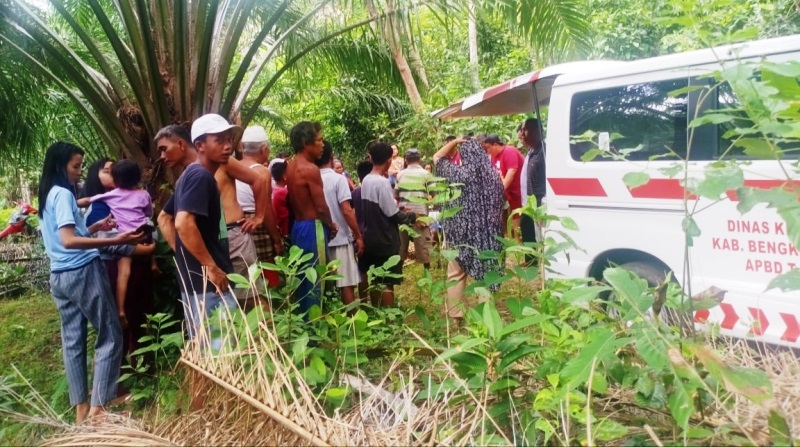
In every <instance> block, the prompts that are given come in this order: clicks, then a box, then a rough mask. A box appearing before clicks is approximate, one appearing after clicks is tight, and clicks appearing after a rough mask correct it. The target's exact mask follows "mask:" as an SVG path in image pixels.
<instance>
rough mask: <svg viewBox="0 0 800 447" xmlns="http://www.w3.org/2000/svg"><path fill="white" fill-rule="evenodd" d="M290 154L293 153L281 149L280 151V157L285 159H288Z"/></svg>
mask: <svg viewBox="0 0 800 447" xmlns="http://www.w3.org/2000/svg"><path fill="white" fill-rule="evenodd" d="M289 155H291V154H289V153H288V152H286V151H280V152H278V158H282V159H284V160H286V159H287V158H289Z"/></svg>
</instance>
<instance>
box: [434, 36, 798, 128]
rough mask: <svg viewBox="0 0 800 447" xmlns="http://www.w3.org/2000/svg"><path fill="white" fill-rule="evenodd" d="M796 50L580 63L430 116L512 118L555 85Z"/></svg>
mask: <svg viewBox="0 0 800 447" xmlns="http://www.w3.org/2000/svg"><path fill="white" fill-rule="evenodd" d="M793 51H800V35H793V36H786V37H777V38H773V39H764V40H758V41H752V42H744V43H738V44H732V45H725V46H719V47H715V48H707V49H703V50H696V51H688V52H684V53H676V54H670V55H666V56H658V57H652V58H648V59H639V60H635V61H630V62H620V61H602V60H601V61H580V62H568V63H564V64H557V65H551V66H549V67H545V68H543V69H540V70H536V71H532V72H530V73H526V74H524V75H521V76H517V77H516V78H513V79H510V80H508V81H505V82H502V83H500V84H497V85H495V86H492V87H489V88H487V89H484V90H481V91H479V92H477V93H475V94H472V95H470V96H468V97H466V98H463V99H461V100H459V101H456V102H454V103H452V104H450V105H449V106H447V107H444V108H442V109H439V110H437V111H435V112H433V113H431V115H432V116H434V117H437V118H440V119H451V118H468V117H478V116H495V115H514V114H519V113H530V112H532V111H533V110H534V89H532V88H530V85H531V84H534V83H535V85H536V88H535V93H536V99H538V102H539V104H540V105H545V104H548V103H549V100H550V92H551V90H552V86H553V84H554V83H555V82H556V78H557V79H558V85H566V84H572V83H577V82H585V81H591V80H598V79H606V78H613V77H617V76H624V75H629V74H637V73H647V72H651V71H656V70H664V69H670V68H680V67H691V66H697V65H703V64H709V63H713V62H716V61H718V60H721V59H723V60H724V59H735V58H737V57H738V58H750V57H757V56H761V55H767V54H780V53H788V52H793Z"/></svg>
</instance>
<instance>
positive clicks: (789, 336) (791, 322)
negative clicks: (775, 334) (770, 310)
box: [780, 312, 800, 343]
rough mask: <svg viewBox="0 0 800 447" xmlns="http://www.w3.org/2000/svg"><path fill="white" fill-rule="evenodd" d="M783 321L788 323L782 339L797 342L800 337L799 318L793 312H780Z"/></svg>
mask: <svg viewBox="0 0 800 447" xmlns="http://www.w3.org/2000/svg"><path fill="white" fill-rule="evenodd" d="M780 314H781V318H782V319H783V322H784V323H785V324H786V330H785V331H783V335H782V336H781V340H784V341H790V342H792V343H795V342H796V341H797V339H798V338H800V325H798V324H797V318H795V316H794V315H792V314H785V313H783V312H781V313H780Z"/></svg>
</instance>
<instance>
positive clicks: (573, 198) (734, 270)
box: [435, 36, 800, 347]
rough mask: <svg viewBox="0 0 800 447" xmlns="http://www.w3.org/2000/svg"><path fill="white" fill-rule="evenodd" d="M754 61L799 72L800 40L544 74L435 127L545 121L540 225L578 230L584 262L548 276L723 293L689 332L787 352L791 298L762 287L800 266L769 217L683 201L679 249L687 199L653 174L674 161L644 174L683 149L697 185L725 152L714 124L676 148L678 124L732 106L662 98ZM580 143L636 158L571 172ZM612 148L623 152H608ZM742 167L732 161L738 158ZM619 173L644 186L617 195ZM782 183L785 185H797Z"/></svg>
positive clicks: (719, 91)
mask: <svg viewBox="0 0 800 447" xmlns="http://www.w3.org/2000/svg"><path fill="white" fill-rule="evenodd" d="M763 59H767V60H771V61H775V62H782V61H792V60H800V36H790V37H784V38H777V39H769V40H762V41H757V42H749V43H744V44H737V45H732V46H725V47H719V48H715V49H707V50H700V51H692V52H687V53H682V54H675V55H670V56H663V57H657V58H651V59H645V60H639V61H633V62H610V61H593V62H576V63H569V64H562V65H557V66H553V67H548V68H545V69H543V70H539V71H536V72H533V73H529V74H526V75H523V76H520V77H517V78H515V79H512V80H510V81H507V82H504V83H502V84H499V85H497V86H494V87H491V88H489V89H486V90H484V91H482V92H479V93H476V94H475V95H472V96H470V97H468V98H465V99H464V100H462V101H459V102H457V103H454V104H453V105H451V106H449V107H447V108H445V109H442V110H440V111H438V112H435V115H436V116H438V117H440V118H444V119H446V118H460V117H470V116H487V115H508V114H516V113H529V112H534V111H535V112H540V111H541V109H543V108H544V107H549V109H548V111H547V115H546V116H547V126H546V133H545V147H546V163H547V197H546V203H547V208H548V212H549V213H550V214H554V215H558V216H568V217H570V218H572V219H573V220H574V221H575V222H576V223H577V224H578V227H579V228H580V231H579V232H574V233H573V236H574V239H575V242H576V243H577V245H578V246H579V247H581V248H582V249H584V250H585V252H583V251H572V252H571V253H569V259H568V258H567V257H566V256H565V255H564V256H560V257H559V258H558V259H557V262H556V263H555V264H554V265H553V268H554V270H555V271H557V272H558V273H559V274H560V275H563V276H565V277H594V278H598V279H599V278H601V277H602V271H603V270H604V269H605V268H606V267H607V266H608V265H609V264H617V265H622V266H626V267H627V268H629V269H631V270H633V271H636V272H637V273H639V274H640V275H642V276H644V277H646V278H648V279H649V280H651V282H654V281H658V280H659V278H663V277H664V272H667V271H671V272H672V273H673V276H674V278H675V279H677V280H678V281H679V282H680V283H681V284H682V285H683V286H684V288H685V289H688V290H690V293H691V294H692V295H697V294H698V293H700V292H702V291H706V290H712V287H713V288H716V289H721V291H724V293H719V296H720V297H721V302H720V304H719V305H718V306H717V307H714V308H712V309H709V310H701V311H698V312H696V313H695V321H696V322H697V323H699V324H702V323H706V322H709V323H716V324H718V325H719V326H720V328H721V333H722V334H726V335H733V336H737V337H752V338H755V339H757V340H762V341H767V342H770V343H776V344H782V345H788V346H794V347H800V324H799V323H798V321H799V320H800V292H797V291H795V292H791V293H783V292H780V291H779V290H777V289H772V290H765V289H766V288H767V285H768V284H769V282H770V281H771V280H772V279H773V278H774V277H775V276H776V275H778V274H781V273H786V272H788V271H790V270H791V269H793V268H797V267H800V254H798V250H797V248H796V247H794V246H793V245H792V244H791V243H790V241H789V239H788V237H787V236H786V226H785V224H784V222H783V221H782V220H781V219H780V217H779V216H778V215H777V213H776V212H775V211H774V210H770V209H767V208H766V207H764V206H760V205H759V206H757V207H756V208H754V209H753V210H752V211H750V212H749V213H747V214H744V215H742V214H740V213H739V212H738V211H737V208H736V206H737V200H738V199H737V197H736V194H735V193H734V192H733V191H729V192H728V193H727V194H724V195H722V196H721V197H720V199H721V200H718V201H712V200H707V199H702V198H700V199H698V198H697V197H689V200H688V207H689V209H690V210H700V211H699V212H697V213H696V214H695V215H694V219H695V221H696V222H697V225H698V226H699V228H700V230H701V234H700V236H698V237H696V238H694V244H693V246H692V247H689V248H688V249H687V248H686V245H685V243H684V241H685V234H684V232H683V230H682V221H683V219H684V216H685V212H686V210H685V205H684V195H685V194H687V191H685V190H684V188H683V187H682V186H681V182H680V180H679V178H677V177H676V178H669V176H668V175H666V174H665V173H664V172H662V171H661V169H663V168H666V167H668V166H672V165H674V164H675V161H676V159H675V158H673V159H671V160H670V159H663V158H662V159H657V160H649V158H650V156H652V155H659V154H664V153H665V152H666V148H670V149H672V150H673V151H675V152H676V153H677V154H679V155H681V156H685V155H686V154H687V149H691V151H690V154H691V157H690V166H689V176H690V177H692V176H695V177H698V176H701V175H702V173H703V168H704V167H705V166H706V165H707V164H708V163H709V162H711V161H713V160H715V159H717V157H719V155H720V154H721V152H722V151H724V150H725V149H726V148H728V146H729V141H727V140H723V139H722V135H723V134H724V133H725V130H726V127H725V126H726V125H728V124H727V123H723V124H719V125H712V124H708V125H704V126H700V127H698V128H696V129H695V130H694V132H693V135H692V138H691V139H690V138H689V134H690V133H689V131H688V127H687V125H688V122H690V121H691V119H692V118H693V117H695V116H700V115H702V114H703V113H704V112H706V111H707V110H712V109H714V108H728V107H736V106H737V99H736V98H735V96H734V95H733V94H732V91H731V90H730V87H729V86H727V84H725V85H721V86H720V87H717V88H715V89H714V90H713V94H712V95H711V96H710V97H709V98H706V99H705V101H702V102H700V101H698V97H699V95H700V93H699V92H694V93H688V94H683V95H679V96H676V97H672V96H670V92H674V91H676V90H679V89H682V88H686V87H687V86H689V85H696V84H699V85H713V80H711V79H708V78H707V77H703V75H706V74H709V73H711V72H713V71H715V70H718V69H720V60H722V61H724V62H723V63H724V64H725V65H726V66H730V64H735V63H738V62H737V61H749V62H758V61H761V60H763ZM698 109H699V110H698ZM698 112H699V113H698ZM537 115H539V113H537ZM540 116H541V115H540ZM587 131H594V132H597V133H598V140H596V143H597V141H599V145H600V146H601V148H603V149H609V148H613V147H616V148H632V147H636V146H638V145H641V147H642V149H641V150H640V151H637V152H633V153H631V154H630V156H629V159H628V160H627V161H616V160H612V159H609V158H606V157H597V158H595V159H594V160H593V161H590V162H584V161H582V160H581V156H582V155H583V154H584V153H585V152H586V151H587V150H588V149H590V148H591V147H597V146H596V145H593V144H591V143H588V142H584V143H578V142H576V143H571V142H570V141H571V137H573V136H576V135H581V134H584V133H585V132H587ZM614 134H621V135H623V136H624V138H621V139H618V140H615V141H609V140H611V139H612V138H611V136H612V135H614ZM689 144H691V148H689ZM603 146H605V147H603ZM728 155H730V153H729V154H728ZM743 155H744V154H743V153H742V154H739V156H742V158H746V157H744V156H743ZM793 157H795V158H796V157H798V154H794V155H793ZM742 169H743V170H744V172H745V185H746V186H753V187H774V186H777V185H781V184H783V183H785V182H786V173H785V172H784V171H782V170H781V169H780V167H779V166H778V164H777V163H776V162H775V161H762V160H748V162H747V163H745V164H743V165H742ZM629 172H645V173H647V174H648V175H649V176H650V180H649V181H648V182H647V183H646V184H644V185H642V186H640V187H637V188H628V187H627V186H626V185H625V183H624V182H623V176H624V175H625V174H626V173H629ZM790 174H791V175H793V176H794V177H793V180H794V182H795V183H797V180H798V177H797V171H796V170H794V171H791V170H790ZM685 278H688V282H687V280H685ZM713 290H715V289H713Z"/></svg>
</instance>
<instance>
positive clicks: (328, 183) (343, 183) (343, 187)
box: [319, 168, 353, 247]
mask: <svg viewBox="0 0 800 447" xmlns="http://www.w3.org/2000/svg"><path fill="white" fill-rule="evenodd" d="M319 173H320V175H321V176H322V190H323V191H324V193H325V203H327V204H328V208H329V209H330V210H331V219H333V223H335V224H336V225H337V226H338V227H339V232H338V233H336V237H334V238H333V239H332V240H331V241H330V242H329V243H328V246H329V247H339V246H342V245H347V244H349V243H350V242H351V241H352V240H353V235H352V233H351V231H350V227H348V226H347V222H346V221H345V220H344V215H343V214H342V208H341V204H342V202H346V201H348V200H352V198H353V196H352V195H351V194H350V186H349V185H348V184H347V179H346V178H345V177H344V176H343V175H342V174H337V173H336V171H334V170H333V169H331V168H324V169H320V170H319Z"/></svg>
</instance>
